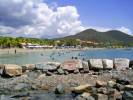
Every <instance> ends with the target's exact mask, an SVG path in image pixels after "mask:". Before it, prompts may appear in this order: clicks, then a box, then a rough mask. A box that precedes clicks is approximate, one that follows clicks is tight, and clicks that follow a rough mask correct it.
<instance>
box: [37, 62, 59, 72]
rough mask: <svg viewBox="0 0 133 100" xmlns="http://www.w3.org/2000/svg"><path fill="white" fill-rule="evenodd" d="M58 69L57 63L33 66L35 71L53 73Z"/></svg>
mask: <svg viewBox="0 0 133 100" xmlns="http://www.w3.org/2000/svg"><path fill="white" fill-rule="evenodd" d="M59 67H60V63H58V62H44V63H39V64H35V69H37V70H45V71H47V70H48V71H55V70H57V68H59Z"/></svg>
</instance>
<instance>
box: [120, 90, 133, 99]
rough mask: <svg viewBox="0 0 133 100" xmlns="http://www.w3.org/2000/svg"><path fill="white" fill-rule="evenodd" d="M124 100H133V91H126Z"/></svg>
mask: <svg viewBox="0 0 133 100" xmlns="http://www.w3.org/2000/svg"><path fill="white" fill-rule="evenodd" d="M122 100H133V91H124V93H123V94H122Z"/></svg>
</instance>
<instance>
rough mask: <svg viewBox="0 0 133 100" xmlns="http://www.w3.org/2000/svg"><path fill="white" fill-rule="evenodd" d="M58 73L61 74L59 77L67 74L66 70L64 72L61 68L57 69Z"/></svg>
mask: <svg viewBox="0 0 133 100" xmlns="http://www.w3.org/2000/svg"><path fill="white" fill-rule="evenodd" d="M57 72H58V74H59V75H62V74H64V73H65V72H64V70H63V69H61V68H59V69H57Z"/></svg>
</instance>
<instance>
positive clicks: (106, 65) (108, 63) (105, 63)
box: [102, 59, 113, 69]
mask: <svg viewBox="0 0 133 100" xmlns="http://www.w3.org/2000/svg"><path fill="white" fill-rule="evenodd" d="M102 62H103V69H113V60H110V59H103V60H102Z"/></svg>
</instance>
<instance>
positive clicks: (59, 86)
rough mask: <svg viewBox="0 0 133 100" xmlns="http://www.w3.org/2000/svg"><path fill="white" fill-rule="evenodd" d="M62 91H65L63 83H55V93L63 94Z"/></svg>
mask: <svg viewBox="0 0 133 100" xmlns="http://www.w3.org/2000/svg"><path fill="white" fill-rule="evenodd" d="M64 92H65V89H64V86H63V84H59V85H57V87H56V89H55V93H56V94H63V93H64Z"/></svg>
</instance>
